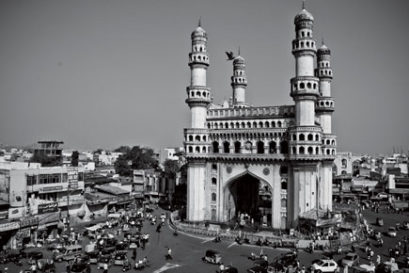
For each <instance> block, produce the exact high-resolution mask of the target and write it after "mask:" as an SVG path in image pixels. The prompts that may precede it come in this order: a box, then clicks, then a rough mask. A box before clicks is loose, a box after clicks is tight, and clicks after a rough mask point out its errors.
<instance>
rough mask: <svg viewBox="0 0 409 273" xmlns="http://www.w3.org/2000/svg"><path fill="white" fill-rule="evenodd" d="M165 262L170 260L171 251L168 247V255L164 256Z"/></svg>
mask: <svg viewBox="0 0 409 273" xmlns="http://www.w3.org/2000/svg"><path fill="white" fill-rule="evenodd" d="M166 259H167V260H172V249H171V248H170V247H168V254H167V255H166Z"/></svg>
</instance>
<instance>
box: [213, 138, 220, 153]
mask: <svg viewBox="0 0 409 273" xmlns="http://www.w3.org/2000/svg"><path fill="white" fill-rule="evenodd" d="M212 148H213V153H215V154H218V153H219V142H217V141H215V142H213V143H212Z"/></svg>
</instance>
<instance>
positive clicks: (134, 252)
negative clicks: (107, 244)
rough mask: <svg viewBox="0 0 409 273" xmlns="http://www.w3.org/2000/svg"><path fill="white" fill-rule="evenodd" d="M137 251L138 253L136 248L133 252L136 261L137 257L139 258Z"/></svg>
mask: <svg viewBox="0 0 409 273" xmlns="http://www.w3.org/2000/svg"><path fill="white" fill-rule="evenodd" d="M137 254H138V253H137V251H136V248H134V250H133V256H132V258H133V259H134V260H135V261H136V257H137Z"/></svg>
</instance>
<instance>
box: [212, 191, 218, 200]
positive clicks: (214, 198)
mask: <svg viewBox="0 0 409 273" xmlns="http://www.w3.org/2000/svg"><path fill="white" fill-rule="evenodd" d="M216 197H217V195H216V193H212V202H216Z"/></svg>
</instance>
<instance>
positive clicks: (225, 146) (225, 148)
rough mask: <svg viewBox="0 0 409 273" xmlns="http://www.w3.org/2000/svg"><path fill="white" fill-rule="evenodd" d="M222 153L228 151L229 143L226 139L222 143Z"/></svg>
mask: <svg viewBox="0 0 409 273" xmlns="http://www.w3.org/2000/svg"><path fill="white" fill-rule="evenodd" d="M223 153H225V154H228V153H230V143H229V142H227V141H226V142H224V143H223Z"/></svg>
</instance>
